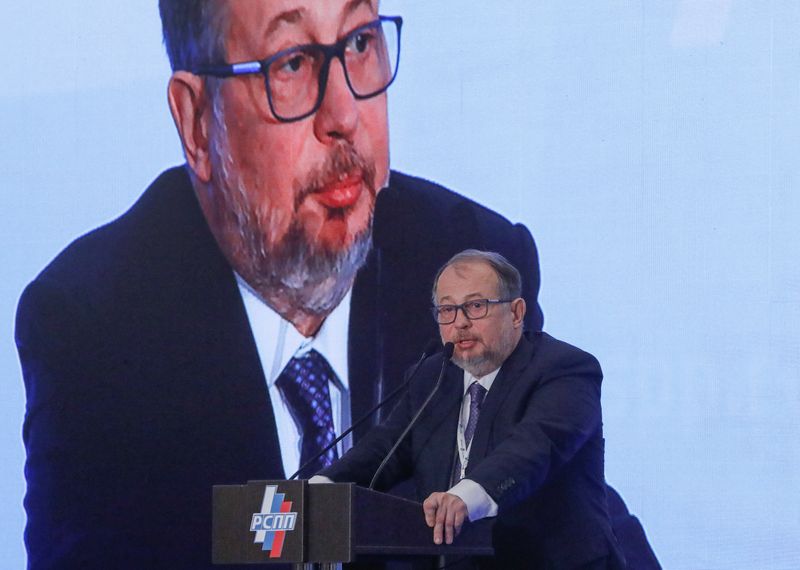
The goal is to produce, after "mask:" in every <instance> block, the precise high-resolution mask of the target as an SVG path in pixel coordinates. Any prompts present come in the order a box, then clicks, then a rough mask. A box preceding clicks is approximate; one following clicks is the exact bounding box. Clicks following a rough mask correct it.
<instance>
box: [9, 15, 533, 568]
mask: <svg viewBox="0 0 800 570" xmlns="http://www.w3.org/2000/svg"><path fill="white" fill-rule="evenodd" d="M160 8H161V15H162V22H163V25H164V37H165V43H166V46H167V51H168V53H169V56H170V62H171V64H172V67H173V70H174V73H173V76H172V78H171V80H170V85H169V89H168V95H169V103H170V108H171V111H172V114H173V117H174V120H175V124H176V126H177V129H178V134H179V135H180V138H181V141H182V143H183V148H184V153H185V156H186V165H185V166H184V167H181V168H175V169H171V170H168V171H166V172H164V173H163V174H162V175H161V176H160V177H159V178H158V179H157V180H156V181H155V182H153V184H152V185H151V186H150V187H149V188H148V189H147V190H146V191H145V193H144V194H143V195H142V197H141V198H140V199H139V200H138V201H137V202H136V204H135V205H134V206H133V207H132V208H131V209H130V210H129V211H128V212H127V213H125V214H124V215H123V216H122V217H120V218H119V219H118V220H116V221H114V222H112V223H111V224H109V225H107V226H104V227H102V228H100V229H98V230H95V231H94V232H91V233H90V234H88V235H86V236H84V237H82V238H80V239H79V240H77V241H76V242H75V243H73V244H72V245H70V246H69V247H68V248H67V249H66V250H65V251H64V252H62V254H60V255H59V256H58V257H57V258H56V259H55V260H54V261H53V262H52V263H51V264H50V265H49V266H48V267H47V268H46V269H45V270H44V271H43V272H42V273H41V274H40V275H39V276H38V277H37V278H36V279H35V280H34V282H33V283H31V284H30V285H29V287H28V288H27V289H26V291H25V293H24V294H23V296H22V299H21V301H20V306H19V309H18V317H17V328H16V338H17V345H18V350H19V354H20V360H21V362H22V368H23V375H24V378H25V384H26V392H27V408H26V418H25V425H24V428H23V437H24V440H25V445H26V450H27V463H26V467H25V472H26V478H27V482H28V491H27V495H26V498H25V508H26V511H27V514H28V525H27V528H26V545H27V548H28V553H29V560H30V564H31V566H32V567H34V568H39V567H52V566H57V567H73V566H74V567H82V568H91V567H97V568H107V567H117V568H121V567H136V568H141V567H169V568H183V567H185V568H202V567H207V566H210V546H209V543H210V538H209V537H210V529H211V522H210V517H211V503H210V488H211V486H212V485H214V484H227V483H243V482H245V481H247V480H249V479H267V478H283V477H286V476H288V475H289V474H291V473H292V472H294V471H295V470H296V469H297V467H298V465H299V464H300V463H301V462H302V460H303V459H304V457H307V456H308V453H309V450H313V449H315V448H314V445H306V444H307V443H309V442H311V444H314V443H318V442H316V441H315V440H314V438H312V437H309V436H307V434H304V431H303V430H304V429H310V428H309V426H307V425H305V424H304V423H303V417H302V416H301V415H299V414H295V410H294V408H292V407H291V405H290V401H291V400H292V398H291V397H290V396H289V395H288V394H289V387H286V384H285V383H284V384H281V381H282V380H285V379H286V378H287V375H286V372H287V370H289V369H290V368H292V366H291V363H292V362H295V363H297V362H308V361H310V359H309V355H310V354H312V353H314V354H315V355H316V354H320V353H322V355H323V357H326V358H327V360H328V361H329V362H328V363H327V364H324V363H323V364H320V366H322V367H323V368H324V369H325V370H326V374H327V375H326V376H325V379H326V380H327V382H325V383H324V384H323V385H322V386H321V387H320V389H321V390H323V391H324V392H326V393H327V395H326V399H325V401H324V404H325V406H327V408H326V409H328V410H329V411H330V413H329V414H327V415H326V417H325V418H324V419H325V422H326V423H324V425H321V426H317V427H319V428H320V430H321V431H320V433H319V434H315V435H320V434H321V435H320V437H329V436H330V434H332V433H333V432H334V431H339V430H341V429H343V428H344V427H345V426H346V424H347V423H348V421H349V419H350V418H351V417H352V418H357V417H359V416H360V415H361V414H362V413H363V412H364V411H366V410H367V409H369V408H370V407H371V406H372V405H373V404H374V403H375V402H377V401H378V400H379V399H381V397H382V396H383V395H385V394H386V393H388V392H389V390H391V388H392V387H393V386H394V385H395V384H396V383H397V382H398V380H399V378H400V376H401V372H402V370H403V369H404V368H405V367H406V366H408V364H410V363H411V362H412V361H413V360H415V359H416V358H417V356H418V352H419V350H420V348H421V347H422V346H423V345H424V344H425V341H426V340H427V339H428V338H430V336H432V335H433V334H434V333H435V327H434V326H433V324H432V323H431V322H430V320H429V319H425V318H424V317H425V307H426V306H427V305H428V291H429V287H430V285H431V284H432V281H433V275H434V273H435V271H436V268H437V267H438V266H439V265H440V264H441V263H443V262H444V261H445V260H446V259H448V258H449V257H450V256H451V255H452V254H453V253H455V252H456V251H459V250H460V249H463V248H465V247H481V248H486V249H493V250H497V251H501V252H503V253H504V254H505V255H506V256H507V257H508V258H509V259H511V260H512V262H514V263H515V264H517V265H518V266H519V267H520V268H521V269H522V272H523V275H524V277H525V279H526V284H527V287H526V290H525V291H523V296H524V297H525V298H526V300H527V302H528V304H529V306H531V307H535V309H534V310H532V311H529V314H528V317H527V325H528V326H529V327H530V328H531V329H532V330H539V328H541V320H542V318H541V312H540V311H539V310H538V305H537V303H536V295H537V291H538V284H539V280H538V261H537V257H536V250H535V247H534V244H533V240H532V239H531V236H530V234H529V232H528V231H527V229H525V228H524V227H523V226H519V225H516V226H512V225H511V224H509V222H508V221H507V220H505V219H503V218H502V217H500V216H498V215H497V214H495V213H493V212H491V211H489V210H487V209H485V208H483V207H481V206H479V205H477V204H475V203H473V202H471V201H469V200H467V199H465V198H463V197H461V196H458V195H457V194H454V193H452V192H449V191H447V190H445V189H443V188H441V187H439V186H436V185H434V184H431V183H429V182H426V181H423V180H420V179H415V178H412V177H409V176H406V175H403V174H400V173H396V172H393V173H391V175H390V172H389V166H388V164H389V159H388V125H387V112H386V94H385V90H386V89H387V88H388V86H389V85H390V83H391V82H392V80H393V78H394V74H395V72H396V64H397V58H398V57H399V53H398V52H399V33H400V20H399V19H398V18H379V17H378V15H377V6H376V4H375V3H372V2H357V3H353V2H346V1H344V0H336V1H332V2H324V3H321V2H316V1H313V0H296V1H295V2H292V3H291V6H290V5H289V4H287V3H275V2H210V1H208V2H197V1H193V0H192V1H190V0H162V1H161V2H160ZM298 44H302V46H298ZM265 55H266V56H270V57H267V59H265V60H259V61H255V58H258V57H264V56H265ZM222 62H237V63H239V62H240V63H241V65H227V64H222ZM298 81H299V82H300V83H296V82H298ZM300 94H303V96H302V97H301V96H299V95H300ZM270 327H272V328H270ZM337 339H346V341H347V342H342V341H341V340H339V341H338V343H337ZM323 340H324V342H323ZM292 343H294V344H292ZM326 343H327V344H326ZM287 362H288V363H287ZM315 362H317V363H318V360H315ZM315 365H316V364H315ZM326 366H327V368H325V367H326ZM303 381H304V380H303V379H302V378H299V377H295V378H294V379H293V380H292V382H295V384H296V385H297V386H302V382H303ZM289 384H290V385H291V382H289ZM364 429H366V427H365V428H364ZM359 435H361V434H360V433H357V434H356V438H357V437H358V436H359ZM323 441H324V440H323ZM301 448H302V449H301ZM327 459H330V458H327Z"/></svg>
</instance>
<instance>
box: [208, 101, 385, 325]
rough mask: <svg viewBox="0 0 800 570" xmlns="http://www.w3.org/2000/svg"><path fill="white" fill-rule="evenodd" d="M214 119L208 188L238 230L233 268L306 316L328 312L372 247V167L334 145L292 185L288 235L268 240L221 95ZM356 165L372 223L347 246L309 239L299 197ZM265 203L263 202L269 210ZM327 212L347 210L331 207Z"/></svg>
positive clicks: (342, 146) (266, 225)
mask: <svg viewBox="0 0 800 570" xmlns="http://www.w3.org/2000/svg"><path fill="white" fill-rule="evenodd" d="M214 99H215V102H214V117H215V119H216V121H217V126H218V129H219V136H217V137H213V138H212V144H211V160H212V173H213V174H212V177H213V178H212V186H213V188H212V190H211V191H212V192H218V193H219V194H220V197H221V198H222V202H223V204H224V207H225V209H226V212H227V213H228V215H229V216H232V217H233V218H234V220H233V221H234V223H235V226H236V229H237V234H238V235H237V237H238V240H237V241H238V244H237V249H238V253H239V254H240V255H239V256H238V258H239V259H244V260H245V261H244V267H238V268H235V269H237V270H238V271H239V272H240V274H241V275H242V277H244V279H245V280H246V281H247V282H248V284H249V285H250V286H251V287H252V288H253V289H254V290H255V291H257V292H261V291H269V294H270V296H275V297H277V298H280V299H281V300H282V301H284V302H286V303H288V305H289V306H290V307H291V308H292V309H293V310H297V311H301V312H303V313H305V314H309V315H327V314H329V313H330V312H331V311H332V310H333V309H335V308H336V306H338V304H339V303H340V302H341V300H342V299H343V298H344V296H345V295H346V294H347V292H348V291H349V290H350V287H351V286H352V284H353V280H354V279H355V276H356V273H357V272H358V270H359V269H360V268H361V267H362V266H363V265H364V264H365V263H366V261H367V257H368V255H369V252H370V250H371V249H372V208H374V200H375V190H374V188H375V186H374V180H375V168H374V166H373V165H371V164H369V163H367V161H365V160H364V159H363V158H362V157H361V156H360V155H359V154H358V153H357V152H356V151H355V150H354V149H353V148H352V146H350V145H348V144H347V143H342V144H340V145H339V146H338V147H335V148H334V151H333V152H332V154H331V156H330V157H329V159H328V160H327V161H326V163H325V164H324V165H323V166H322V167H321V168H319V169H317V170H315V171H313V172H310V173H309V174H308V176H306V179H305V180H304V181H303V183H302V184H298V187H296V188H294V193H295V197H296V198H295V202H294V207H295V212H294V214H295V215H294V217H293V220H292V222H291V224H290V226H289V229H288V230H287V232H286V235H284V236H283V238H282V239H281V240H280V242H278V243H276V244H270V243H269V238H268V236H269V235H270V230H271V227H270V226H271V223H270V220H269V219H264V218H262V217H260V216H258V215H257V213H256V211H255V207H254V205H253V204H251V203H250V200H249V199H248V196H252V195H253V194H252V193H250V192H248V191H247V189H246V187H245V185H244V182H243V181H242V179H241V177H240V176H239V174H238V172H237V170H236V167H235V165H234V163H233V158H232V156H231V154H230V150H229V145H228V142H227V128H226V126H225V121H224V120H223V116H222V108H221V107H222V105H221V99H222V98H221V97H215V98H214ZM356 168H357V169H359V170H360V171H361V172H362V173H363V176H364V184H365V186H366V188H367V189H368V191H369V192H371V193H372V206H371V208H370V214H369V219H370V223H369V224H368V225H367V227H366V228H365V229H364V230H362V231H361V232H359V233H358V234H357V235H355V236H354V237H353V243H352V244H351V245H350V246H349V247H343V248H339V249H330V248H325V247H323V246H321V244H319V243H315V242H312V241H311V240H309V239H308V236H307V235H306V232H305V231H304V228H303V226H302V225H301V223H300V222H299V220H298V218H297V215H296V214H297V209H298V208H299V207H300V205H301V204H302V202H303V200H304V199H305V198H306V197H307V196H308V195H310V194H312V193H313V192H314V191H315V189H316V188H319V187H320V186H322V185H323V184H324V183H325V181H327V180H330V179H331V178H333V177H334V176H335V175H336V174H337V173H339V172H347V171H352V170H353V169H356ZM268 207H269V205H267V208H268ZM329 215H331V216H336V215H339V216H344V215H346V212H343V211H337V210H334V211H331V212H330V214H329Z"/></svg>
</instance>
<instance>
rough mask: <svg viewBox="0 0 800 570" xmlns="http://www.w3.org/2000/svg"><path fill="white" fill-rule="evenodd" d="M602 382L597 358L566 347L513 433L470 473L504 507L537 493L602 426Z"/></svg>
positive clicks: (530, 398) (534, 388) (532, 393)
mask: <svg viewBox="0 0 800 570" xmlns="http://www.w3.org/2000/svg"><path fill="white" fill-rule="evenodd" d="M526 373H528V374H530V373H531V372H530V371H529V370H526V371H523V374H526ZM601 381H602V373H601V371H600V365H599V364H598V363H597V360H596V359H595V358H594V357H593V356H591V355H589V354H588V353H585V352H582V351H579V350H577V349H574V348H572V349H571V350H569V351H562V353H561V354H559V355H558V356H557V357H556V360H555V361H554V362H553V363H552V364H551V365H550V366H548V367H546V372H545V373H544V375H543V377H542V378H541V379H540V380H539V381H535V382H532V386H531V388H530V390H529V392H528V394H527V395H526V399H525V405H524V409H523V415H522V417H521V419H520V421H519V422H518V423H516V424H515V425H514V427H513V429H512V431H511V433H510V434H509V436H508V437H506V438H505V439H504V440H503V441H502V442H501V443H500V444H499V445H497V447H495V448H494V449H493V450H492V451H491V452H490V453H489V454H488V455H487V456H486V457H485V458H483V460H481V461H480V462H479V463H478V464H477V465H476V466H475V468H474V469H473V470H471V471H470V472H469V473H468V474H467V477H468V478H470V479H472V480H473V481H475V482H476V483H478V484H479V485H481V486H482V487H483V488H484V489H485V490H486V492H487V493H488V494H489V495H490V496H491V497H492V498H493V499H494V500H495V501H496V502H497V503H498V504H499V505H500V506H501V508H502V506H503V505H504V504H509V503H512V504H513V503H516V502H518V501H521V500H524V499H526V498H527V497H529V496H531V495H532V494H534V493H535V492H536V491H537V490H538V489H539V488H541V486H542V485H543V484H544V483H545V482H546V481H548V480H549V478H550V477H551V476H552V475H553V474H554V473H556V472H557V471H558V470H559V469H560V468H561V467H563V466H564V465H565V464H566V463H567V462H569V461H570V460H572V459H573V457H574V456H575V455H576V454H577V453H578V452H579V451H580V450H581V448H582V446H583V445H584V444H585V443H586V442H587V440H588V439H589V438H590V437H591V436H592V435H593V434H594V433H595V432H596V430H597V429H598V428H599V427H600V424H601V411H600V383H601Z"/></svg>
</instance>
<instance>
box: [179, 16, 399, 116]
mask: <svg viewBox="0 0 800 570" xmlns="http://www.w3.org/2000/svg"><path fill="white" fill-rule="evenodd" d="M402 26H403V19H402V18H401V17H400V16H379V17H378V19H377V20H375V21H373V22H370V23H368V24H364V25H363V26H359V27H357V28H355V29H354V30H352V31H351V32H349V33H348V34H347V35H346V36H344V37H343V38H342V39H340V40H339V41H338V42H336V43H335V44H304V45H298V46H294V47H291V48H288V49H284V50H281V51H279V52H277V53H275V54H273V55H271V56H269V57H268V58H266V59H262V60H257V61H246V62H241V63H232V64H222V65H200V66H197V67H196V68H194V69H192V70H190V71H191V72H192V73H194V74H195V75H208V76H212V77H221V78H226V77H235V76H238V75H246V74H252V73H261V74H263V75H264V83H265V85H266V92H267V101H268V103H269V107H270V110H271V111H272V114H273V115H274V116H275V117H276V118H277V119H278V120H280V121H283V122H287V123H288V122H293V121H299V120H302V119H305V118H306V117H309V116H311V115H313V114H314V113H316V112H317V110H318V109H319V107H320V105H321V104H322V99H323V97H324V96H325V88H326V86H327V84H328V75H329V72H330V66H331V61H332V60H333V59H334V58H335V59H338V60H339V61H340V62H341V64H342V68H343V69H344V77H345V80H346V81H347V85H348V87H349V88H350V91H351V93H352V94H353V96H354V97H355V98H356V99H369V98H370V97H375V96H376V95H380V94H381V93H383V92H384V91H386V89H388V87H389V86H390V85H391V84H392V82H393V81H394V80H395V77H397V67H398V65H399V63H400V30H401V28H402Z"/></svg>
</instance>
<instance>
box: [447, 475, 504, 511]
mask: <svg viewBox="0 0 800 570" xmlns="http://www.w3.org/2000/svg"><path fill="white" fill-rule="evenodd" d="M447 492H448V493H450V494H451V495H455V496H456V497H458V498H459V499H461V500H462V501H464V503H465V504H466V505H467V513H468V515H469V520H471V521H477V520H480V519H482V518H486V517H496V516H497V503H495V502H494V499H492V498H491V497H490V496H489V494H488V493H487V492H486V491H485V490H484V489H483V487H481V486H480V485H479V484H478V483H476V482H475V481H473V480H472V479H462V480H461V481H459V482H458V483H456V484H455V485H453V487H452V488H451V489H450V490H449V491H447Z"/></svg>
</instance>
